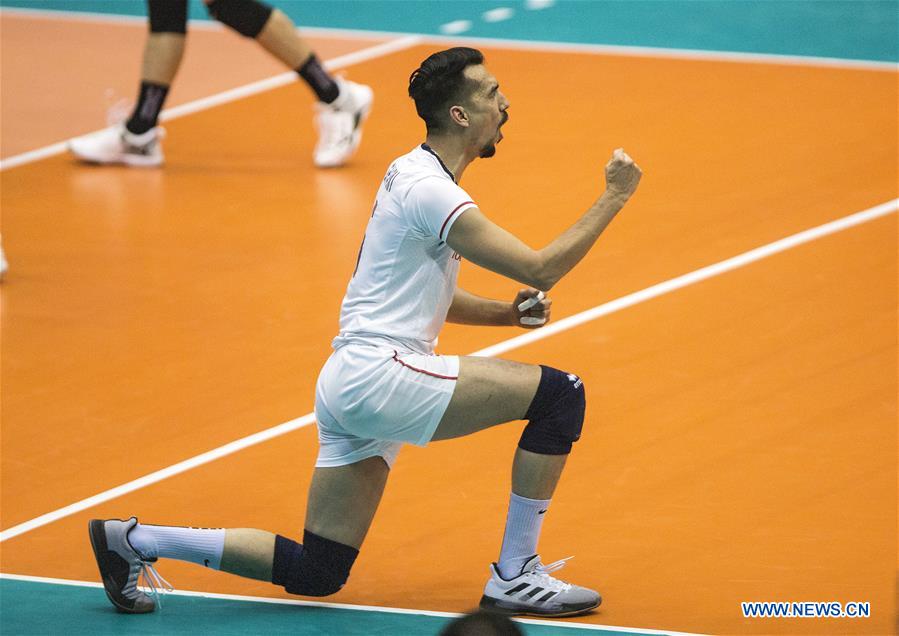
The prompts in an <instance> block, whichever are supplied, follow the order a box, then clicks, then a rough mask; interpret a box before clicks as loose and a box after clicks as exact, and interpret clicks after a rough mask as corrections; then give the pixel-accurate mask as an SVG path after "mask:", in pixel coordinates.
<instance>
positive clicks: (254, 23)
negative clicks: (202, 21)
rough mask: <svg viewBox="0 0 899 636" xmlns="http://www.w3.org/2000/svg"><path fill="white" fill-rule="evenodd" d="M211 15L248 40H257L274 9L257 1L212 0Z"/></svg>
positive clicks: (209, 6)
mask: <svg viewBox="0 0 899 636" xmlns="http://www.w3.org/2000/svg"><path fill="white" fill-rule="evenodd" d="M206 9H207V11H209V15H211V16H212V17H213V18H215V19H216V20H218V21H219V22H221V23H222V24H224V25H226V26H229V27H231V28H232V29H234V30H235V31H237V32H238V33H240V34H241V35H243V36H246V37H248V38H255V37H256V36H257V35H259V33H260V32H261V31H262V29H263V27H265V23H266V22H268V19H269V17H271V15H272V11H273V9H272V7H270V6H268V5H267V4H263V3H262V2H258V1H257V0H212V2H210V3H209V4H207V5H206Z"/></svg>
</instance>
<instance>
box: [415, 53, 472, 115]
mask: <svg viewBox="0 0 899 636" xmlns="http://www.w3.org/2000/svg"><path fill="white" fill-rule="evenodd" d="M483 63H484V54H483V53H481V52H480V51H478V50H477V49H472V48H469V47H467V46H457V47H454V48H452V49H446V50H445V51H438V52H437V53H434V54H433V55H431V56H429V57H428V58H427V59H426V60H425V61H424V62H422V63H421V66H419V67H418V68H417V69H415V70H414V71H413V72H412V75H410V76H409V97H411V98H412V99H413V100H415V110H416V111H417V112H418V116H419V117H421V118H422V119H424V120H425V126H427V128H428V132H431V131H438V130H440V129H441V128H444V127H445V125H446V119H445V118H444V117H443V114H444V111H445V110H446V108H447V107H448V106H449V105H450V103H451V102H454V101H457V100H458V99H459V98H462V97H467V96H468V95H469V92H470V91H471V89H472V88H473V86H470V84H471V82H469V81H468V79H467V78H466V77H465V75H463V72H464V71H465V69H466V68H467V67H469V66H473V65H476V64H483Z"/></svg>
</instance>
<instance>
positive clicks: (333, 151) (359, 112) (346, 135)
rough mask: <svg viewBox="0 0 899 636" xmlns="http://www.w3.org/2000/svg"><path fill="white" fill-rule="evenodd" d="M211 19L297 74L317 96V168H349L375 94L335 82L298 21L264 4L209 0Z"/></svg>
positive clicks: (344, 82) (207, 1) (207, 3)
mask: <svg viewBox="0 0 899 636" xmlns="http://www.w3.org/2000/svg"><path fill="white" fill-rule="evenodd" d="M204 2H206V6H207V9H208V10H209V14H210V15H211V16H212V17H213V18H215V19H216V20H218V21H220V22H222V23H223V24H225V25H226V26H228V27H230V28H232V29H234V30H235V31H236V32H238V33H239V34H241V35H243V36H244V37H248V38H252V39H254V40H256V41H257V42H258V43H259V45H260V46H261V47H262V48H263V49H265V50H266V51H268V52H269V53H270V54H271V55H272V56H274V57H275V58H277V59H278V60H280V61H281V62H282V63H283V64H284V65H286V66H287V67H288V68H290V69H293V70H294V71H296V73H297V74H298V75H299V76H300V77H301V78H302V79H303V81H305V82H306V84H307V85H308V86H309V88H310V89H312V91H313V92H314V93H315V95H316V97H317V99H318V104H317V114H316V123H317V125H318V128H319V141H318V144H317V145H316V148H315V152H314V154H313V158H314V162H315V165H317V166H319V167H322V168H324V167H335V166H340V165H343V164H344V163H346V161H347V160H349V158H350V157H351V156H352V155H353V154H354V153H355V152H356V149H357V148H358V146H359V143H360V141H361V140H362V124H363V122H364V120H365V119H366V118H367V117H368V114H369V111H370V110H371V105H372V101H373V94H372V91H371V89H370V88H369V87H368V86H364V85H362V84H356V83H354V82H350V81H348V80H344V79H342V78H339V77H335V76H332V75H331V74H330V73H329V72H328V71H327V70H326V69H325V68H324V66H323V65H322V64H321V62H320V61H319V59H318V57H317V56H316V55H315V52H314V51H313V50H312V47H311V46H310V45H309V43H308V42H307V41H306V40H305V39H304V38H302V37H301V36H300V35H299V34H298V33H297V29H296V26H295V25H294V23H293V21H291V19H290V18H289V17H288V16H287V14H285V13H284V12H283V11H280V10H279V9H276V8H273V7H271V6H269V5H267V4H265V3H263V2H259V1H258V0H204Z"/></svg>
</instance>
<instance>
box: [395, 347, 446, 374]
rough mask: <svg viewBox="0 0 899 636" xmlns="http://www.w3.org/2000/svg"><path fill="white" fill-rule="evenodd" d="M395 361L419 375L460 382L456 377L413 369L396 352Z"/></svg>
mask: <svg viewBox="0 0 899 636" xmlns="http://www.w3.org/2000/svg"><path fill="white" fill-rule="evenodd" d="M393 359H394V360H396V361H397V362H399V363H400V364H401V365H403V366H404V367H406V368H407V369H412V370H413V371H418V372H419V373H424V374H425V375H429V376H431V377H432V378H440V379H441V380H458V379H459V376H456V375H440V374H439V373H431V372H430V371H425V370H424V369H419V368H417V367H413V366H412V365H411V364H406V363H405V362H403V361H402V360H400V359H399V357H398V354H397V352H396V351H394V352H393Z"/></svg>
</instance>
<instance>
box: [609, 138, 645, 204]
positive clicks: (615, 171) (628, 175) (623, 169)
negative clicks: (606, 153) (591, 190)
mask: <svg viewBox="0 0 899 636" xmlns="http://www.w3.org/2000/svg"><path fill="white" fill-rule="evenodd" d="M642 176H643V171H642V170H640V166H638V165H637V164H636V163H634V160H633V159H631V158H630V157H629V156H628V154H627V153H626V152H624V150H623V149H621V148H618V149H617V150H615V152H613V153H612V158H611V159H609V163H607V164H606V189H607V190H608V191H609V192H610V193H612V194H618V195H620V196H624V197H630V196H631V195H632V194H633V193H634V191H635V190H636V189H637V185H638V184H639V183H640V177H642Z"/></svg>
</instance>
